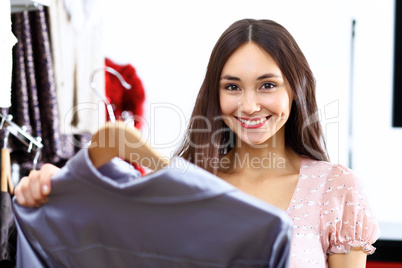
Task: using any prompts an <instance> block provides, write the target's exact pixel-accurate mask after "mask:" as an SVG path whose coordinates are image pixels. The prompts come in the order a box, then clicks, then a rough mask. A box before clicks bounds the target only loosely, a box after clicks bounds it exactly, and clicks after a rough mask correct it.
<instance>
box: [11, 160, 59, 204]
mask: <svg viewBox="0 0 402 268" xmlns="http://www.w3.org/2000/svg"><path fill="white" fill-rule="evenodd" d="M59 170H60V169H59V168H58V167H56V166H54V165H52V164H44V165H43V166H42V167H41V169H40V170H39V171H38V170H33V171H31V173H30V174H29V176H27V177H23V178H22V179H21V180H20V182H19V183H18V185H17V187H16V189H15V196H16V198H17V201H18V203H19V204H20V205H22V206H26V207H38V206H41V205H43V204H44V203H46V202H47V201H48V195H49V194H50V192H51V178H52V176H53V175H54V174H55V173H57V172H58V171H59Z"/></svg>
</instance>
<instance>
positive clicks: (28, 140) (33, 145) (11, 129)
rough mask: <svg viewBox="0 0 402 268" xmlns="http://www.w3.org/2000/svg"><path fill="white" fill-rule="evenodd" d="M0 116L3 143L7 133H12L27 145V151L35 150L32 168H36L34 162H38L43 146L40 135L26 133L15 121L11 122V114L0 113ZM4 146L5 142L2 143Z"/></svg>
mask: <svg viewBox="0 0 402 268" xmlns="http://www.w3.org/2000/svg"><path fill="white" fill-rule="evenodd" d="M0 117H1V122H0V129H3V128H5V129H6V133H5V138H4V140H5V143H6V141H7V138H8V134H12V135H13V136H15V137H16V138H17V139H18V140H19V141H21V142H22V143H23V144H24V145H26V146H27V147H28V149H27V151H28V153H30V152H32V151H34V152H35V158H34V160H33V165H34V168H33V169H35V168H36V164H37V162H38V159H39V156H40V153H41V151H42V148H43V144H42V143H41V141H42V139H41V138H40V137H38V138H34V137H32V136H31V135H30V134H28V133H27V132H26V131H25V129H24V128H22V127H20V126H19V125H17V124H16V123H14V122H12V121H11V120H12V115H10V114H9V115H3V114H1V113H0ZM4 146H6V144H4Z"/></svg>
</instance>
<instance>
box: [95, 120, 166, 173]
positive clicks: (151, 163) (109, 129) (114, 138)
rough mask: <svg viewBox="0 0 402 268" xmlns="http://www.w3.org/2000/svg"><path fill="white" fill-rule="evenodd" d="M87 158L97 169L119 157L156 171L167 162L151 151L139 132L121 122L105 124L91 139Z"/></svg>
mask: <svg viewBox="0 0 402 268" xmlns="http://www.w3.org/2000/svg"><path fill="white" fill-rule="evenodd" d="M88 153H89V158H90V159H91V161H92V163H93V165H94V166H95V167H96V168H99V167H101V166H103V165H104V164H106V163H107V162H109V161H110V160H111V159H112V158H114V157H120V158H123V159H124V160H126V161H128V162H130V163H136V164H139V165H141V166H143V167H146V168H149V169H152V170H154V171H158V170H160V169H162V168H164V167H166V166H167V165H169V162H170V161H169V160H168V159H167V158H165V157H162V156H161V155H160V154H159V153H158V152H157V151H155V150H154V149H152V148H151V147H150V146H149V144H148V143H147V142H146V140H145V139H144V138H143V137H142V134H141V132H140V131H139V130H138V129H136V128H133V127H131V126H128V125H127V124H126V123H124V122H123V121H116V122H107V123H106V124H105V125H104V126H103V127H102V128H100V129H99V130H98V131H97V132H96V133H95V134H94V135H93V136H92V139H91V144H90V146H89V147H88Z"/></svg>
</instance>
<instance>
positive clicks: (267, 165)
mask: <svg viewBox="0 0 402 268" xmlns="http://www.w3.org/2000/svg"><path fill="white" fill-rule="evenodd" d="M277 134H279V133H277ZM223 158H226V159H223V160H222V161H221V162H222V166H223V164H224V163H226V172H229V173H232V172H249V171H256V172H264V173H266V172H272V173H275V174H282V173H287V172H289V171H290V170H294V169H296V170H297V168H299V167H300V165H298V163H299V161H300V156H299V155H298V154H297V153H295V152H294V151H293V150H292V149H290V148H288V147H287V146H286V143H285V135H275V136H273V137H271V138H270V139H269V140H267V142H265V143H264V144H247V143H245V142H242V141H241V140H240V141H238V142H237V144H236V145H235V147H234V148H233V149H232V150H231V151H230V152H229V153H228V154H227V155H226V156H224V157H223ZM225 161H226V162H225ZM223 172H225V170H223Z"/></svg>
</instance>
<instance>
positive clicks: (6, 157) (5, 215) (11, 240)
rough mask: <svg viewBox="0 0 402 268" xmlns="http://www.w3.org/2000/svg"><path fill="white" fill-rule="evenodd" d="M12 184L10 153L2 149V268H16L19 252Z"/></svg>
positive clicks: (0, 247)
mask: <svg viewBox="0 0 402 268" xmlns="http://www.w3.org/2000/svg"><path fill="white" fill-rule="evenodd" d="M13 191H14V189H13V183H12V182H11V163H10V152H9V151H8V149H7V148H2V149H1V191H0V197H1V199H0V202H1V203H0V230H1V236H0V267H4V268H6V267H15V254H16V251H17V248H16V244H17V229H16V226H15V223H14V215H13V209H12V205H11V196H10V193H11V192H13Z"/></svg>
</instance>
